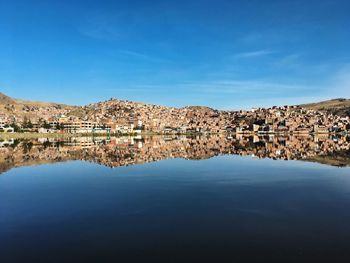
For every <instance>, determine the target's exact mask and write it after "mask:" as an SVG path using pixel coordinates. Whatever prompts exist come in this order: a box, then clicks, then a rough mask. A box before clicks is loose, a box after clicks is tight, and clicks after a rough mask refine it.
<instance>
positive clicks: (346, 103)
mask: <svg viewBox="0 0 350 263" xmlns="http://www.w3.org/2000/svg"><path fill="white" fill-rule="evenodd" d="M299 106H301V107H303V108H306V109H311V110H318V111H324V112H327V113H332V114H334V115H339V116H350V99H344V98H339V99H333V100H326V101H321V102H317V103H309V104H302V105H299Z"/></svg>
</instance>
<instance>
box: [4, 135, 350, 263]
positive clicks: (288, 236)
mask: <svg viewBox="0 0 350 263" xmlns="http://www.w3.org/2000/svg"><path fill="white" fill-rule="evenodd" d="M0 146H1V148H0V156H1V157H0V262H2V263H7V262H26V263H28V262H29V263H30V262H35V263H38V262H349V261H350V249H349V246H350V209H349V208H350V138H349V137H339V136H338V137H337V136H333V137H329V136H323V137H313V136H304V137H290V136H285V137H276V136H267V137H258V136H255V137H241V136H237V137H235V136H234V137H230V136H207V137H199V136H197V137H185V136H168V137H141V136H139V137H121V138H88V137H86V138H85V137H82V138H69V139H61V140H57V139H55V140H54V139H45V138H43V139H36V140H26V141H20V140H7V141H0Z"/></svg>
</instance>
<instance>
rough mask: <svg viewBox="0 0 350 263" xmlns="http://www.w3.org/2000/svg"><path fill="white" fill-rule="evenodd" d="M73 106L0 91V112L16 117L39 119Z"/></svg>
mask: <svg viewBox="0 0 350 263" xmlns="http://www.w3.org/2000/svg"><path fill="white" fill-rule="evenodd" d="M74 108H75V107H74V106H68V105H65V104H59V103H51V102H37V101H27V100H21V99H14V98H11V97H9V96H7V95H5V94H3V93H1V92H0V113H1V114H4V115H7V116H11V117H15V118H17V119H23V118H25V117H26V118H28V119H34V120H35V119H40V118H43V117H47V116H53V115H55V114H61V113H62V114H63V113H67V112H68V111H71V110H73V109H74Z"/></svg>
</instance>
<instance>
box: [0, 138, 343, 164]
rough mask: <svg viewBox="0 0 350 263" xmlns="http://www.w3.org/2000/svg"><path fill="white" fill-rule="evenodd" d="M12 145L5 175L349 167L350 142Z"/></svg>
mask: <svg viewBox="0 0 350 263" xmlns="http://www.w3.org/2000/svg"><path fill="white" fill-rule="evenodd" d="M11 144H12V145H10V143H9V142H2V145H3V147H2V148H0V156H1V158H0V167H2V169H1V170H2V171H5V170H7V169H10V168H12V167H16V166H25V165H33V164H42V163H50V162H61V161H66V160H86V161H90V162H94V163H99V164H102V165H105V166H109V167H118V166H125V165H132V164H141V163H146V162H154V161H158V160H163V159H169V158H185V159H206V158H210V157H213V156H216V155H223V154H237V155H243V156H255V157H258V158H272V159H282V160H313V161H319V162H323V163H327V161H329V164H332V165H350V139H349V137H333V138H331V137H329V136H317V137H313V136H302V137H291V136H284V137H276V136H272V135H267V136H264V137H259V136H250V137H244V136H240V135H237V137H223V136H210V137H198V136H197V137H185V136H178V137H171V136H168V137H158V136H156V137H141V136H138V137H112V138H110V139H106V138H91V137H79V138H66V139H60V140H55V139H38V140H32V141H12V142H11ZM0 145H1V144H0ZM321 157H322V159H320V158H321ZM338 157H339V158H338ZM330 160H332V162H330Z"/></svg>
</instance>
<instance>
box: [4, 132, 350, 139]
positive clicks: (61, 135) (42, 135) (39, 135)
mask: <svg viewBox="0 0 350 263" xmlns="http://www.w3.org/2000/svg"><path fill="white" fill-rule="evenodd" d="M348 134H349V133H343V132H342V133H334V132H332V133H331V132H329V133H313V132H311V133H298V132H294V133H293V132H292V133H281V132H274V133H271V132H269V133H261V132H259V133H255V132H245V133H235V132H218V133H213V132H212V133H156V132H144V133H127V134H107V133H100V134H98V133H97V134H96V133H36V132H35V133H34V132H31V133H20V132H14V133H0V139H37V138H72V137H125V136H181V135H183V136H210V135H231V136H232V135H238V136H269V135H274V136H310V135H312V136H316V135H318V136H329V135H342V136H347V135H348Z"/></svg>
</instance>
